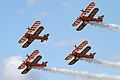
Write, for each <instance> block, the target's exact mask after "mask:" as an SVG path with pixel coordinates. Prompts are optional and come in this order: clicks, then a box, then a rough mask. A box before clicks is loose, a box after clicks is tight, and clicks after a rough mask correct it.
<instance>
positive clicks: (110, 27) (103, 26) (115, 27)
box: [88, 21, 120, 31]
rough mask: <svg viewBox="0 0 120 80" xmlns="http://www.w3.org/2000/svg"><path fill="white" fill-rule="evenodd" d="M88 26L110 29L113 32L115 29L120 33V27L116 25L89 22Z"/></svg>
mask: <svg viewBox="0 0 120 80" xmlns="http://www.w3.org/2000/svg"><path fill="white" fill-rule="evenodd" d="M88 24H90V25H93V26H98V27H101V28H108V29H111V30H112V29H115V30H117V31H120V26H119V25H116V24H106V23H98V22H93V21H90V22H88Z"/></svg>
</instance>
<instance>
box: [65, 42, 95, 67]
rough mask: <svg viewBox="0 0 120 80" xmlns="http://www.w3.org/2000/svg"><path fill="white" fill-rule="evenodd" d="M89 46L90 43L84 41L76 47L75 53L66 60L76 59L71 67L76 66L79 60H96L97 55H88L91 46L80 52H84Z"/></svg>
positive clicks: (71, 63)
mask: <svg viewBox="0 0 120 80" xmlns="http://www.w3.org/2000/svg"><path fill="white" fill-rule="evenodd" d="M87 44H88V41H83V42H82V43H81V44H80V45H79V46H78V47H76V46H75V50H73V52H72V53H71V54H69V55H68V56H67V57H66V58H65V60H70V59H72V58H73V57H74V59H73V60H72V61H71V62H70V63H69V65H73V64H75V63H76V62H77V61H78V60H79V59H80V60H86V61H88V60H92V59H93V58H94V55H95V54H96V53H90V54H89V55H87V54H86V53H87V52H88V51H89V50H90V49H91V47H90V46H87V47H86V48H85V49H84V50H83V51H82V52H81V53H79V52H78V51H79V50H82V49H83V48H84V47H85V46H86V45H87ZM88 62H89V61H88Z"/></svg>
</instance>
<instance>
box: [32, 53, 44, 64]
mask: <svg viewBox="0 0 120 80" xmlns="http://www.w3.org/2000/svg"><path fill="white" fill-rule="evenodd" d="M41 58H42V56H40V55H39V56H37V57H36V58H35V59H34V60H33V62H32V63H31V65H33V64H37V63H38V62H39V61H40V59H41Z"/></svg>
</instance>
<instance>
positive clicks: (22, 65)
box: [18, 63, 26, 69]
mask: <svg viewBox="0 0 120 80" xmlns="http://www.w3.org/2000/svg"><path fill="white" fill-rule="evenodd" d="M25 66H26V65H25V64H24V63H22V64H21V65H20V66H19V67H18V69H24V68H25Z"/></svg>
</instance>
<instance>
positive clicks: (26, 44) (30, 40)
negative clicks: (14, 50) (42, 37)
mask: <svg viewBox="0 0 120 80" xmlns="http://www.w3.org/2000/svg"><path fill="white" fill-rule="evenodd" d="M34 40H35V39H34V38H30V39H28V41H27V42H26V43H25V44H24V45H23V46H22V48H26V47H28V46H29V45H30V44H31V43H32V42H33V41H34Z"/></svg>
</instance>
